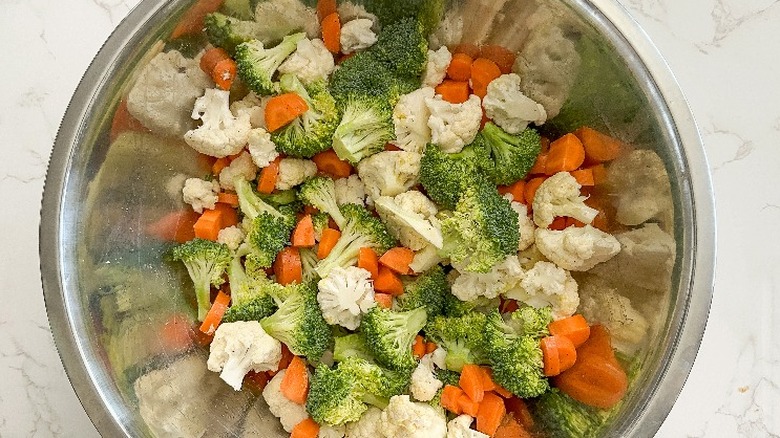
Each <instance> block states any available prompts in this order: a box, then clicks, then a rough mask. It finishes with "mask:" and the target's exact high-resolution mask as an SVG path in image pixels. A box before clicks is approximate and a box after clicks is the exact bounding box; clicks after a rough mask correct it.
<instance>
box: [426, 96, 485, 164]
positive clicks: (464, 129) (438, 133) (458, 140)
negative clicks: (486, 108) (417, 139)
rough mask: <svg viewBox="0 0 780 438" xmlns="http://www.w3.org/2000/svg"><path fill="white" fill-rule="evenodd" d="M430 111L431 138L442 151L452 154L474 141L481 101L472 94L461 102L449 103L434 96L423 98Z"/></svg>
mask: <svg viewBox="0 0 780 438" xmlns="http://www.w3.org/2000/svg"><path fill="white" fill-rule="evenodd" d="M425 104H426V105H427V106H428V110H429V111H430V112H431V117H430V118H429V119H428V127H429V128H431V140H432V142H433V143H434V144H436V145H438V146H439V147H440V148H441V150H442V151H444V152H447V153H450V154H454V153H458V152H460V151H461V150H463V147H464V146H466V145H467V144H469V143H471V142H472V141H474V138H475V137H476V136H477V133H478V132H479V127H480V125H481V124H482V103H481V101H480V99H479V97H477V96H474V95H473V94H472V95H471V96H470V97H469V100H467V101H465V102H463V103H449V102H447V101H445V100H444V99H442V98H441V96H436V97H435V98H427V99H425Z"/></svg>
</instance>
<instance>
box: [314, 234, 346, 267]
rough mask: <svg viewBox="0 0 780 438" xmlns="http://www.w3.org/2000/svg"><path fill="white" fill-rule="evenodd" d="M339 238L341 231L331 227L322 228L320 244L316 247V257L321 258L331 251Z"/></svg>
mask: <svg viewBox="0 0 780 438" xmlns="http://www.w3.org/2000/svg"><path fill="white" fill-rule="evenodd" d="M340 238H341V231H339V230H334V229H333V228H325V229H324V230H322V237H320V245H319V246H318V247H317V258H318V259H320V260H322V259H324V258H325V257H327V256H328V254H330V252H331V251H333V247H335V246H336V243H338V241H339V239H340Z"/></svg>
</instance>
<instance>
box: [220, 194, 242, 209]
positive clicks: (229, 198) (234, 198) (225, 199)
mask: <svg viewBox="0 0 780 438" xmlns="http://www.w3.org/2000/svg"><path fill="white" fill-rule="evenodd" d="M217 197H218V199H217V202H219V203H220V204H226V205H229V206H231V207H233V208H236V207H238V195H236V194H235V193H225V192H220V193H219V194H218V195H217Z"/></svg>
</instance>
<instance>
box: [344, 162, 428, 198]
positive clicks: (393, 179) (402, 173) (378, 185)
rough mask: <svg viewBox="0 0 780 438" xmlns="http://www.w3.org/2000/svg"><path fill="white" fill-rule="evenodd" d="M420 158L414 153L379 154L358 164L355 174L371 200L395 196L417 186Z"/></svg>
mask: <svg viewBox="0 0 780 438" xmlns="http://www.w3.org/2000/svg"><path fill="white" fill-rule="evenodd" d="M421 158H422V156H421V155H420V154H418V153H415V152H406V151H385V152H380V153H378V154H374V155H372V156H370V157H368V158H366V159H364V160H362V161H361V162H360V163H358V165H357V172H358V175H359V176H360V179H361V180H363V184H365V185H366V192H367V193H368V196H369V197H371V198H372V199H377V198H379V197H380V196H396V195H399V194H401V193H403V192H405V191H407V190H409V189H411V188H412V187H414V185H415V184H417V177H418V175H419V174H420V159H421Z"/></svg>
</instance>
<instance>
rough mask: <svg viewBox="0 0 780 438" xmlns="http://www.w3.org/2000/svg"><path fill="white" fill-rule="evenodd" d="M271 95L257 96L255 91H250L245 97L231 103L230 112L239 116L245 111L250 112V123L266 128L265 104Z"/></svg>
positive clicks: (253, 126)
mask: <svg viewBox="0 0 780 438" xmlns="http://www.w3.org/2000/svg"><path fill="white" fill-rule="evenodd" d="M270 99H271V97H270V96H269V97H263V98H260V97H257V95H256V94H255V93H254V92H250V93H249V94H247V95H246V96H244V98H243V99H241V100H237V101H235V102H233V103H231V104H230V112H232V113H233V115H234V116H236V117H238V116H240V115H241V114H243V113H246V114H249V123H251V124H252V128H263V129H265V106H266V105H268V101H269V100H270Z"/></svg>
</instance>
